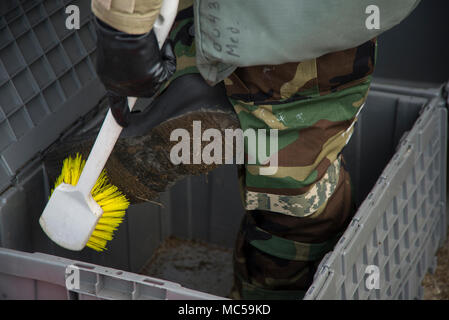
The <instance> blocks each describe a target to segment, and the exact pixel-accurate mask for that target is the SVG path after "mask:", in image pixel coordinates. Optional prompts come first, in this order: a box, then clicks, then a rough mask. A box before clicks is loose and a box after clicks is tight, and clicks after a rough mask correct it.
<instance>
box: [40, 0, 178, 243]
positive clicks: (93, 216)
mask: <svg viewBox="0 0 449 320" xmlns="http://www.w3.org/2000/svg"><path fill="white" fill-rule="evenodd" d="M177 9H178V0H164V1H163V3H162V7H161V11H160V14H159V17H158V19H157V20H156V22H155V24H154V26H153V29H154V32H155V34H156V38H157V40H158V44H159V48H161V47H162V44H163V43H164V41H165V39H166V38H167V35H168V33H169V31H170V28H171V26H172V25H173V22H174V20H175V17H176V13H177ZM135 103H136V98H135V97H128V107H129V110H132V109H133V107H134V105H135ZM122 129H123V128H122V127H121V126H120V125H119V124H118V123H117V122H116V121H115V119H114V116H113V115H112V112H111V110H110V109H109V111H108V113H107V115H106V118H105V120H104V122H103V124H102V126H101V129H100V132H99V133H98V136H97V139H96V140H95V143H94V145H93V147H92V150H91V151H90V153H89V157H88V158H87V160H86V162H85V164H84V162H83V161H82V160H81V158H80V157H79V158H76V157H75V160H68V161H67V168H66V169H65V170H63V171H64V173H65V174H64V175H63V176H64V177H65V175H67V177H68V179H69V180H70V181H68V183H67V182H65V181H63V180H64V177H62V178H61V181H59V179H58V181H59V185H58V186H57V187H55V189H54V190H53V193H52V195H51V197H50V199H49V201H48V202H47V205H46V206H45V209H44V211H43V213H42V215H41V217H40V219H39V224H40V225H41V227H42V230H44V232H45V233H46V234H47V236H48V237H49V238H50V239H51V240H53V241H54V242H56V243H57V244H58V245H60V246H61V247H63V248H66V249H69V250H74V251H80V250H82V249H83V248H84V247H85V246H86V245H88V243H89V242H90V245H89V246H90V247H91V248H92V247H93V248H94V249H95V250H99V251H101V250H104V248H105V246H106V242H107V241H108V240H109V239H112V232H111V231H114V228H116V227H115V226H114V225H115V224H117V223H118V224H120V222H121V219H123V216H121V215H122V214H124V212H120V211H123V210H118V209H119V208H120V207H119V206H116V205H117V204H118V201H119V200H118V198H119V196H117V195H116V194H115V192H116V191H117V189H114V187H108V182H107V179H106V178H105V177H106V176H105V174H103V168H104V166H105V164H106V162H107V159H108V157H109V155H110V154H111V152H112V149H113V148H114V145H115V143H116V142H117V140H118V138H119V136H120V133H121V131H122ZM77 159H78V160H77ZM72 163H73V164H76V163H79V165H78V167H77V166H76V165H74V166H73V167H72ZM81 169H82V170H81ZM75 173H76V174H75ZM72 175H73V177H72ZM72 180H73V181H74V180H76V181H77V182H73V181H72ZM95 196H97V197H98V200H97V199H95V198H94V197H95ZM102 202H103V205H102ZM116 209H117V210H116ZM105 210H106V211H108V212H109V215H107V216H105V217H104V220H103V223H101V224H100V221H101V219H103V216H104V212H105ZM116 211H119V212H118V213H117V212H116ZM115 215H117V217H115ZM120 216H121V217H120Z"/></svg>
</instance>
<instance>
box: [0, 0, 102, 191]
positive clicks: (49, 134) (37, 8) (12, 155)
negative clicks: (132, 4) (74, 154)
mask: <svg viewBox="0 0 449 320" xmlns="http://www.w3.org/2000/svg"><path fill="white" fill-rule="evenodd" d="M72 3H73V4H76V5H78V6H79V8H80V29H79V30H69V29H67V28H66V26H65V19H66V17H67V14H66V13H65V8H66V6H67V5H69V4H72ZM89 5H90V1H89V0H79V1H67V0H65V1H62V0H46V1H42V0H41V1H38V0H35V1H15V0H2V1H1V2H0V192H1V191H4V190H5V189H6V188H7V187H8V186H9V185H10V184H11V180H12V179H13V178H14V176H15V175H16V174H17V172H18V170H19V169H20V168H21V167H23V166H24V165H25V164H26V163H27V162H28V161H30V159H32V158H33V157H35V156H36V155H37V154H38V153H39V152H40V151H42V150H44V149H45V148H47V147H48V146H49V145H50V144H51V143H53V142H54V141H55V140H56V139H57V138H58V136H59V135H60V134H62V133H63V132H64V131H65V130H66V129H67V128H69V127H70V125H71V124H72V123H73V122H74V121H76V120H77V119H78V118H80V117H81V116H83V115H84V114H86V112H88V111H89V110H90V109H92V107H93V106H95V105H96V104H97V103H98V101H99V99H100V98H101V97H102V96H103V95H104V93H105V91H104V88H103V87H102V86H101V85H100V83H99V81H98V79H97V78H96V75H95V69H94V66H93V61H92V59H94V55H95V38H94V37H95V34H94V31H93V28H92V22H91V13H90V9H89Z"/></svg>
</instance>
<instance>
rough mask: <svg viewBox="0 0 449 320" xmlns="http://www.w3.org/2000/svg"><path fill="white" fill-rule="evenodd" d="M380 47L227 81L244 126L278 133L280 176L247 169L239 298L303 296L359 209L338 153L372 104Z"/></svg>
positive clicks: (242, 72) (237, 270) (244, 72)
mask: <svg viewBox="0 0 449 320" xmlns="http://www.w3.org/2000/svg"><path fill="white" fill-rule="evenodd" d="M375 47H376V42H375V41H370V42H367V43H365V44H363V45H361V46H360V47H358V48H353V49H349V50H345V51H342V52H337V53H332V54H329V55H326V56H323V57H321V58H318V59H315V60H311V61H306V62H302V63H290V64H285V65H281V66H260V67H250V68H241V69H238V70H237V71H236V72H235V73H234V74H233V75H231V76H230V77H229V79H227V80H225V84H226V86H227V92H228V95H229V96H230V100H231V102H232V103H233V105H234V108H235V110H236V112H237V113H238V116H239V120H240V125H241V127H242V129H243V130H246V129H278V130H279V132H278V135H279V141H278V149H277V156H278V170H277V172H276V173H275V174H274V175H271V176H263V175H261V174H260V173H259V169H260V168H262V167H263V166H262V165H260V164H259V163H258V164H255V165H253V164H246V165H245V170H244V172H243V175H242V177H241V178H242V182H243V186H242V191H243V198H244V205H245V208H246V210H247V213H246V215H245V217H244V219H243V222H242V225H241V229H240V232H239V235H238V239H237V242H236V247H235V254H234V274H235V285H234V289H233V291H232V294H231V297H232V298H236V299H253V298H258V299H261V298H267V299H275V298H278V299H288V298H291V299H297V298H301V297H303V295H304V294H305V291H306V290H307V289H308V287H309V286H310V284H311V283H312V281H313V275H314V273H315V271H316V268H317V266H318V264H319V263H320V261H321V259H322V258H323V256H324V255H325V254H326V253H327V252H329V251H330V250H332V248H333V246H334V244H335V243H336V242H337V240H338V238H339V236H340V235H341V234H342V233H343V232H344V230H345V228H346V226H347V224H348V223H349V221H350V219H351V217H352V215H353V213H354V210H353V207H352V204H351V185H350V178H349V175H348V173H347V171H346V170H345V169H344V166H343V159H342V156H341V151H342V149H343V148H344V146H345V145H346V144H347V142H348V140H349V139H350V136H351V134H352V132H353V125H354V123H355V121H356V118H357V115H358V112H360V110H361V108H362V106H363V105H364V103H365V100H366V97H367V94H368V90H369V86H370V80H371V77H370V75H371V73H372V71H373V69H374V60H375Z"/></svg>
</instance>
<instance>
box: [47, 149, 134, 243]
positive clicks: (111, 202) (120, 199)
mask: <svg viewBox="0 0 449 320" xmlns="http://www.w3.org/2000/svg"><path fill="white" fill-rule="evenodd" d="M85 164H86V161H85V160H83V159H82V157H81V155H80V154H78V153H77V154H76V156H75V157H74V158H72V157H68V158H67V159H65V160H64V161H63V163H62V171H61V175H60V176H59V177H58V178H57V179H56V181H55V187H54V188H56V187H57V186H58V185H60V184H61V183H62V182H64V183H67V184H71V185H73V186H74V185H76V184H77V183H78V179H79V177H80V176H81V172H82V171H83V168H84V165H85ZM54 188H53V189H52V190H51V193H53V190H54ZM91 194H92V197H93V198H94V200H95V201H96V202H97V203H98V205H99V206H100V207H101V209H103V215H102V216H101V218H100V219H99V220H98V223H97V225H96V227H95V230H94V231H93V232H92V235H91V237H90V238H89V241H88V242H87V244H86V246H87V247H89V248H91V249H94V250H96V251H103V250H106V244H107V241H111V240H112V238H113V236H114V231H115V230H117V227H118V226H119V225H120V223H122V221H123V218H124V216H125V211H126V209H128V207H129V201H128V199H127V198H126V197H125V195H123V194H122V193H121V192H120V191H119V190H118V188H117V187H116V186H114V185H112V184H110V183H109V181H108V178H107V176H106V171H105V170H103V172H102V173H101V174H100V176H99V177H98V180H97V182H96V183H95V186H94V187H93V189H92V192H91Z"/></svg>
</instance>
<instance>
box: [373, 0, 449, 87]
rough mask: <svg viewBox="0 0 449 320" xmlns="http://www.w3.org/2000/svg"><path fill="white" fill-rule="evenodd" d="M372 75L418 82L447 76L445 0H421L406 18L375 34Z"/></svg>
mask: <svg viewBox="0 0 449 320" xmlns="http://www.w3.org/2000/svg"><path fill="white" fill-rule="evenodd" d="M392 1H398V0H392ZM381 21H382V16H381ZM375 77H376V78H378V79H379V80H380V78H382V80H383V78H388V79H389V82H392V80H393V81H394V82H395V81H401V82H402V81H403V80H406V81H413V82H419V83H420V84H419V86H422V85H423V83H430V84H441V83H443V82H446V81H448V80H449V1H448V0H421V3H420V5H419V6H418V7H417V8H416V9H415V11H413V12H412V14H411V15H410V16H409V17H408V18H407V19H405V20H404V21H403V22H402V23H401V24H400V25H398V26H396V27H394V28H393V29H391V30H389V31H387V32H386V33H384V34H383V35H381V36H380V37H379V47H378V63H377V68H376V72H375ZM417 85H418V84H417Z"/></svg>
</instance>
